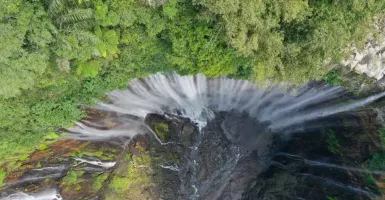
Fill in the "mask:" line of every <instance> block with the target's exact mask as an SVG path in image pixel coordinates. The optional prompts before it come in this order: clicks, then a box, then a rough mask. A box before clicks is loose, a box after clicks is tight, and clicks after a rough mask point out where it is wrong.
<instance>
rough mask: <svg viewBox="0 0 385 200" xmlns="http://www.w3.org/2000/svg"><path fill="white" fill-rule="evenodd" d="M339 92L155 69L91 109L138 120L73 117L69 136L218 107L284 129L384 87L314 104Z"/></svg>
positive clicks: (204, 115)
mask: <svg viewBox="0 0 385 200" xmlns="http://www.w3.org/2000/svg"><path fill="white" fill-rule="evenodd" d="M344 94H346V93H345V91H344V89H343V88H341V87H334V86H330V85H322V86H317V87H311V86H309V84H308V85H305V86H302V87H299V88H296V89H294V90H290V91H286V92H284V91H283V90H282V89H281V88H280V87H272V86H265V87H259V86H258V85H257V84H255V83H252V82H249V81H245V80H234V79H230V78H225V77H222V78H215V79H208V78H206V77H205V76H204V75H201V74H198V75H195V76H179V75H177V74H175V73H173V74H169V75H163V74H159V73H158V74H155V75H152V76H149V77H148V78H145V79H135V80H133V81H131V83H130V84H129V87H128V89H126V90H115V91H113V92H111V93H110V94H108V96H109V97H110V99H111V103H102V102H101V103H99V104H98V107H97V109H100V110H106V111H114V112H116V113H118V114H122V115H131V116H135V117H136V118H139V120H134V119H130V120H128V123H126V124H127V126H125V127H119V128H117V129H114V130H100V129H97V128H92V127H90V126H87V124H85V123H84V124H83V123H81V122H78V123H77V126H75V127H73V128H72V129H70V131H71V132H75V133H78V134H72V135H71V136H70V137H74V138H76V139H82V138H83V139H97V140H99V139H108V138H112V137H121V136H128V137H133V136H135V135H136V134H140V133H144V132H147V131H148V130H147V127H146V126H145V125H144V123H143V119H144V118H145V117H146V115H147V114H149V113H159V114H163V113H170V114H176V115H180V116H183V117H187V118H190V119H191V120H193V121H194V122H196V123H197V124H198V125H199V127H200V128H202V127H204V126H205V125H206V123H207V122H208V120H210V119H212V118H213V117H214V113H215V112H218V111H239V112H245V113H247V114H249V115H250V116H251V117H253V118H255V119H256V120H258V121H259V122H261V123H262V122H266V124H269V125H268V126H269V127H268V129H269V130H270V131H273V132H285V131H286V132H287V131H288V130H287V129H290V128H291V127H293V126H295V125H298V124H301V123H303V122H306V121H311V120H315V119H318V118H322V117H326V116H330V115H333V114H337V113H341V112H345V111H348V110H353V109H355V108H358V107H362V106H365V105H367V104H369V103H371V102H373V101H375V100H377V99H379V98H381V97H383V96H384V95H385V92H382V93H379V94H377V95H373V96H370V97H368V98H365V99H362V100H359V101H355V102H352V103H348V104H344V105H340V104H331V105H328V106H325V105H324V106H320V104H325V103H329V102H332V101H333V100H336V99H338V98H339V97H342V96H343V95H344ZM309 108H311V109H309Z"/></svg>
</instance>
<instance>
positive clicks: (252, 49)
mask: <svg viewBox="0 0 385 200" xmlns="http://www.w3.org/2000/svg"><path fill="white" fill-rule="evenodd" d="M384 10H385V1H383V0H344V1H342V0H151V1H150V0H30V1H24V0H12V1H9V0H0V30H1V31H0V42H1V44H2V45H1V46H0V84H1V87H0V137H1V138H2V139H1V141H0V151H1V152H5V153H6V152H9V151H10V150H9V147H10V146H14V145H15V144H23V145H34V144H35V143H34V142H36V141H38V140H37V139H36V140H33V139H31V138H33V137H35V136H36V137H38V135H41V134H44V133H48V132H49V131H52V130H54V129H56V128H59V127H66V126H70V125H71V124H72V122H73V121H74V120H77V119H79V118H80V117H82V116H83V113H82V111H80V110H79V109H78V106H79V105H80V104H92V102H93V101H94V100H93V99H95V98H102V97H103V96H104V94H105V93H106V92H107V91H111V90H113V89H116V88H119V87H125V86H126V85H127V83H128V81H129V79H132V78H136V77H142V76H146V75H148V74H150V73H156V72H166V71H177V72H178V73H181V74H195V73H204V74H206V75H208V76H212V77H216V76H221V75H229V76H232V77H236V78H243V79H249V80H252V81H260V82H263V81H266V80H273V81H287V82H292V83H301V82H304V81H306V80H309V79H320V78H321V77H322V76H323V75H324V74H325V73H327V72H328V70H329V69H328V65H327V63H334V62H339V61H340V60H341V58H343V56H345V55H346V53H348V51H346V49H349V48H348V47H349V46H350V45H355V46H358V47H359V46H361V45H362V44H363V43H364V42H365V41H366V39H367V36H368V34H369V33H371V34H375V33H376V30H375V29H374V28H373V24H374V21H375V17H378V16H380V15H381V13H383V11H384ZM32 135H34V136H32ZM0 159H1V155H0Z"/></svg>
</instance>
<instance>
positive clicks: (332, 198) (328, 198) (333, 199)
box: [326, 196, 338, 200]
mask: <svg viewBox="0 0 385 200" xmlns="http://www.w3.org/2000/svg"><path fill="white" fill-rule="evenodd" d="M326 199H327V200H338V198H337V197H330V196H327V197H326Z"/></svg>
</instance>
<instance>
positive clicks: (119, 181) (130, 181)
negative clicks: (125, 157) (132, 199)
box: [108, 152, 151, 195]
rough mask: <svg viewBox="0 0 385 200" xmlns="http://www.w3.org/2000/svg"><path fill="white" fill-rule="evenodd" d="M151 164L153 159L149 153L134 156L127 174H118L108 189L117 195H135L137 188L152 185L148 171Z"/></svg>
mask: <svg viewBox="0 0 385 200" xmlns="http://www.w3.org/2000/svg"><path fill="white" fill-rule="evenodd" d="M150 164H151V157H150V156H149V155H148V153H147V152H146V153H143V154H142V155H141V156H135V155H134V156H133V157H132V160H131V162H130V163H128V166H125V167H127V169H126V170H122V171H125V172H126V173H125V174H123V173H120V174H116V175H115V176H114V177H113V178H112V180H111V181H110V183H109V185H108V187H109V188H111V189H113V190H114V191H115V192H116V193H118V194H120V195H122V194H124V193H126V192H130V193H135V189H134V188H135V187H136V186H138V187H140V188H141V187H145V186H146V185H148V184H150V182H151V178H150V172H149V171H148V169H149V166H150Z"/></svg>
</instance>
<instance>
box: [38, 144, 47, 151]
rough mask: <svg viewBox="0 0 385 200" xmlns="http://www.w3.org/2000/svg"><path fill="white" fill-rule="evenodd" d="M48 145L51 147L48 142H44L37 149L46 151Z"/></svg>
mask: <svg viewBox="0 0 385 200" xmlns="http://www.w3.org/2000/svg"><path fill="white" fill-rule="evenodd" d="M48 147H49V146H48V144H47V143H43V144H41V145H39V146H38V147H37V149H38V150H40V151H44V150H46V149H48Z"/></svg>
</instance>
